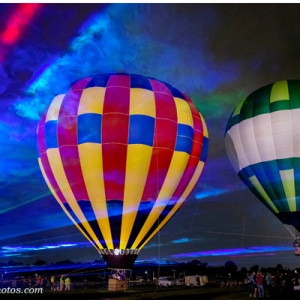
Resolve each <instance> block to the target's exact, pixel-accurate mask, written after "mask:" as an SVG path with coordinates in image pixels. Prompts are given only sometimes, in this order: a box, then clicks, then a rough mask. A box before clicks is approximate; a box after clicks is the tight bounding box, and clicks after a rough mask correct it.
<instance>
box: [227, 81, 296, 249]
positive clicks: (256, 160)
mask: <svg viewBox="0 0 300 300" xmlns="http://www.w3.org/2000/svg"><path fill="white" fill-rule="evenodd" d="M225 145H226V150H227V153H228V156H229V159H230V161H231V163H232V165H233V167H234V169H235V171H236V172H237V173H238V175H239V177H240V178H241V179H242V181H243V182H244V183H245V184H246V185H247V186H248V188H249V189H250V190H251V191H252V192H253V193H254V194H255V195H256V197H257V198H258V199H259V200H260V201H261V202H262V203H263V204H264V205H265V206H266V207H267V208H268V209H269V210H270V211H271V212H273V213H274V214H275V215H276V216H277V218H278V219H279V220H281V221H282V222H283V223H284V224H286V225H291V226H293V227H294V229H296V230H298V231H299V230H300V80H288V81H279V82H276V83H273V84H269V85H267V86H265V87H262V88H260V89H258V90H257V91H255V92H253V93H252V94H251V95H249V96H248V97H247V98H246V99H245V100H244V101H242V102H241V103H240V104H239V105H238V106H237V107H236V109H235V110H234V111H233V113H232V114H231V117H230V119H229V121H228V124H227V128H226V133H225ZM288 228H289V226H288ZM295 232H296V231H295V230H294V233H295ZM297 251H298V250H297Z"/></svg>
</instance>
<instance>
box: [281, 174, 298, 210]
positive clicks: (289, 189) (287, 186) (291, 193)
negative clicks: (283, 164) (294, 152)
mask: <svg viewBox="0 0 300 300" xmlns="http://www.w3.org/2000/svg"><path fill="white" fill-rule="evenodd" d="M279 173H280V177H281V180H282V184H283V188H284V192H285V196H286V199H287V202H288V205H289V209H290V211H296V199H295V181H294V169H291V170H282V171H279Z"/></svg>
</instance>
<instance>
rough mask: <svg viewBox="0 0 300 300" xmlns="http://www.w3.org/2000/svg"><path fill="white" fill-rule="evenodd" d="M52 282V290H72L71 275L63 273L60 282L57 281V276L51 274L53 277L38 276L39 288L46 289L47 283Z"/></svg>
mask: <svg viewBox="0 0 300 300" xmlns="http://www.w3.org/2000/svg"><path fill="white" fill-rule="evenodd" d="M48 282H49V284H50V289H51V291H60V292H62V291H70V290H71V279H70V277H69V276H66V277H65V275H61V276H60V278H59V282H58V281H55V277H54V276H51V278H50V279H49V278H47V277H41V276H38V277H37V279H36V283H37V286H38V287H39V288H42V289H43V290H44V289H45V287H46V285H47V283H48Z"/></svg>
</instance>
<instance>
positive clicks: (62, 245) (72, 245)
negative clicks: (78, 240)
mask: <svg viewBox="0 0 300 300" xmlns="http://www.w3.org/2000/svg"><path fill="white" fill-rule="evenodd" d="M60 246H61V247H74V246H77V244H60Z"/></svg>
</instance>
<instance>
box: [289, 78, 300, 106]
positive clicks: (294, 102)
mask: <svg viewBox="0 0 300 300" xmlns="http://www.w3.org/2000/svg"><path fill="white" fill-rule="evenodd" d="M288 87H289V94H290V101H289V102H290V107H291V109H295V108H300V80H289V81H288Z"/></svg>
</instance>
